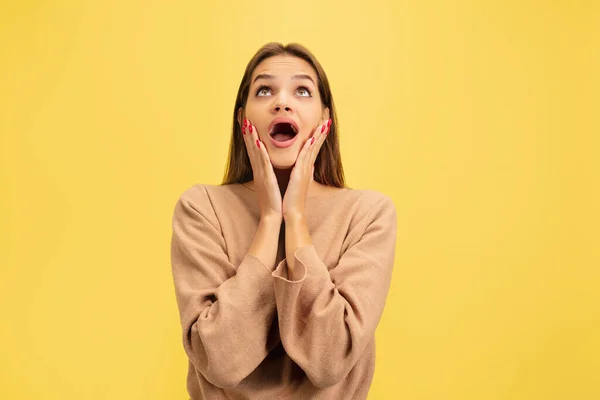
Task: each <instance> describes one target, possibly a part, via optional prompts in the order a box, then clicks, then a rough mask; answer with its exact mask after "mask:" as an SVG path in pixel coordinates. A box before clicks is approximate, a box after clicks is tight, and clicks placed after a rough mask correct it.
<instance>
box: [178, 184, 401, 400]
mask: <svg viewBox="0 0 600 400" xmlns="http://www.w3.org/2000/svg"><path fill="white" fill-rule="evenodd" d="M305 215H306V222H307V225H308V230H309V233H310V236H311V240H312V243H313V244H312V245H309V246H304V247H301V248H299V249H298V250H297V251H296V252H295V253H294V258H295V261H294V265H295V269H296V270H297V273H295V274H294V275H295V276H297V277H300V278H299V279H298V280H295V281H293V280H290V279H288V273H287V263H286V260H285V240H284V237H283V232H284V231H285V228H284V227H283V226H282V228H281V229H282V235H280V240H279V243H278V244H277V243H274V244H273V245H274V246H275V245H277V246H278V251H277V261H276V263H275V265H264V264H263V263H262V262H261V261H260V260H259V259H257V258H256V257H254V256H252V255H249V254H247V251H248V249H249V248H250V245H251V243H252V241H253V239H254V235H255V233H256V230H257V228H258V222H259V218H260V208H259V204H258V199H257V196H256V193H255V192H253V191H252V190H250V189H248V188H247V187H245V186H242V185H239V184H233V185H219V186H217V185H200V184H198V185H194V186H192V187H190V188H188V189H186V190H185V191H184V192H183V193H182V195H181V196H180V198H179V200H178V201H177V203H176V205H175V208H174V213H173V220H172V229H173V231H172V239H171V268H172V274H173V281H174V287H175V295H176V300H177V307H178V310H179V316H180V321H181V328H182V340H183V348H184V350H185V353H186V355H187V357H188V359H189V363H188V375H187V391H188V393H189V395H190V398H191V400H200V399H208V400H219V399H240V400H241V399H252V400H254V399H267V400H268V399H277V400H284V399H327V400H331V399H343V400H348V399H366V398H367V394H368V392H369V387H370V385H371V382H372V380H373V374H374V371H375V330H376V328H377V325H378V323H379V321H380V319H381V315H382V313H383V310H384V306H385V302H386V297H387V294H388V291H389V287H390V282H391V277H392V268H393V264H394V255H395V244H396V224H397V219H396V209H395V206H394V204H393V202H392V200H391V199H390V198H389V197H388V196H386V195H384V194H382V193H379V192H377V191H372V190H354V189H340V190H338V191H336V192H334V193H333V194H326V195H316V196H313V197H309V198H307V200H306V210H305Z"/></svg>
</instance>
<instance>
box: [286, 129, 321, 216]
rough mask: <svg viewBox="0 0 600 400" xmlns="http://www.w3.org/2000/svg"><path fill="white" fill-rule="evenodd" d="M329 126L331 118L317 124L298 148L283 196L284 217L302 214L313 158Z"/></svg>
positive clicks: (313, 163)
mask: <svg viewBox="0 0 600 400" xmlns="http://www.w3.org/2000/svg"><path fill="white" fill-rule="evenodd" d="M330 126H331V119H328V120H327V121H325V123H323V124H320V125H319V126H317V128H316V129H315V131H314V132H313V135H312V137H311V138H309V139H308V140H307V141H306V143H304V146H303V147H302V150H300V154H298V158H297V159H296V164H294V168H293V169H292V174H291V176H290V181H289V183H288V186H287V189H286V190H285V195H284V197H283V218H284V219H286V218H290V217H303V216H304V205H305V203H306V194H307V193H308V187H309V185H310V183H311V181H313V174H314V171H315V160H316V159H317V155H318V154H319V150H320V149H321V146H322V145H323V143H324V142H325V138H326V137H327V134H328V133H329V127H330Z"/></svg>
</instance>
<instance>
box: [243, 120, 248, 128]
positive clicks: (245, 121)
mask: <svg viewBox="0 0 600 400" xmlns="http://www.w3.org/2000/svg"><path fill="white" fill-rule="evenodd" d="M247 126H248V120H247V119H246V118H244V128H245V127H247Z"/></svg>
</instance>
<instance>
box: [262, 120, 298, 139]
mask: <svg viewBox="0 0 600 400" xmlns="http://www.w3.org/2000/svg"><path fill="white" fill-rule="evenodd" d="M297 134H298V131H297V130H296V127H295V126H294V125H292V124H291V123H289V122H279V123H277V124H275V125H273V129H271V132H270V133H269V135H270V136H271V137H272V138H273V140H275V141H276V142H287V141H288V140H292V139H293V138H295V137H296V135H297Z"/></svg>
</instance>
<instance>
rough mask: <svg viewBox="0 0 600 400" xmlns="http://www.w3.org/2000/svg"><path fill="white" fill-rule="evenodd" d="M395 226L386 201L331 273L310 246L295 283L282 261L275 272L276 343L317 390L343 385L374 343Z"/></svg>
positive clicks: (300, 258)
mask: <svg viewBox="0 0 600 400" xmlns="http://www.w3.org/2000/svg"><path fill="white" fill-rule="evenodd" d="M396 224H397V222H396V210H395V207H394V205H393V202H392V201H391V199H389V197H387V196H384V197H383V200H381V201H379V202H378V204H376V205H375V206H374V207H373V208H372V209H371V211H370V213H368V214H367V216H366V217H365V218H363V220H362V221H361V223H359V224H357V226H356V227H354V229H352V230H351V231H350V232H349V233H348V236H347V241H348V245H347V247H346V250H345V252H344V253H343V254H342V256H341V257H340V259H339V262H338V264H337V265H335V266H333V268H331V269H330V270H329V271H328V268H327V266H326V265H325V264H324V263H323V261H322V260H321V259H320V258H319V256H318V254H317V252H316V248H315V246H314V245H309V246H304V247H301V248H299V249H298V250H297V251H296V252H295V253H294V260H295V261H294V265H295V268H297V269H298V275H296V274H295V275H296V276H300V277H301V278H300V279H299V280H297V281H291V280H289V279H288V273H287V263H286V261H285V260H284V261H282V262H281V263H280V264H279V265H278V266H277V269H276V270H275V271H274V272H273V277H274V280H275V299H276V304H277V313H278V318H279V334H280V336H281V342H282V343H283V346H284V348H285V350H286V352H287V353H288V354H289V355H290V357H291V358H292V359H293V360H294V361H295V362H296V363H297V364H298V365H299V366H300V367H301V368H302V369H303V370H304V372H305V373H306V375H307V376H308V378H309V379H310V380H311V382H312V383H313V384H314V385H315V386H317V387H320V388H324V387H329V386H333V385H335V384H336V383H338V382H340V381H341V380H342V379H343V378H344V377H345V376H346V375H347V374H348V373H349V372H350V370H351V369H352V368H353V366H354V365H355V364H356V362H357V361H358V359H359V358H360V357H361V355H362V353H363V351H364V349H365V348H366V346H367V345H368V343H369V342H370V341H371V340H372V339H373V336H374V334H375V329H376V327H377V325H378V323H379V320H380V318H381V315H382V313H383V309H384V305H385V302H386V297H387V293H388V290H389V286H390V281H391V274H392V268H393V263H394V256H395V243H396Z"/></svg>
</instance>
